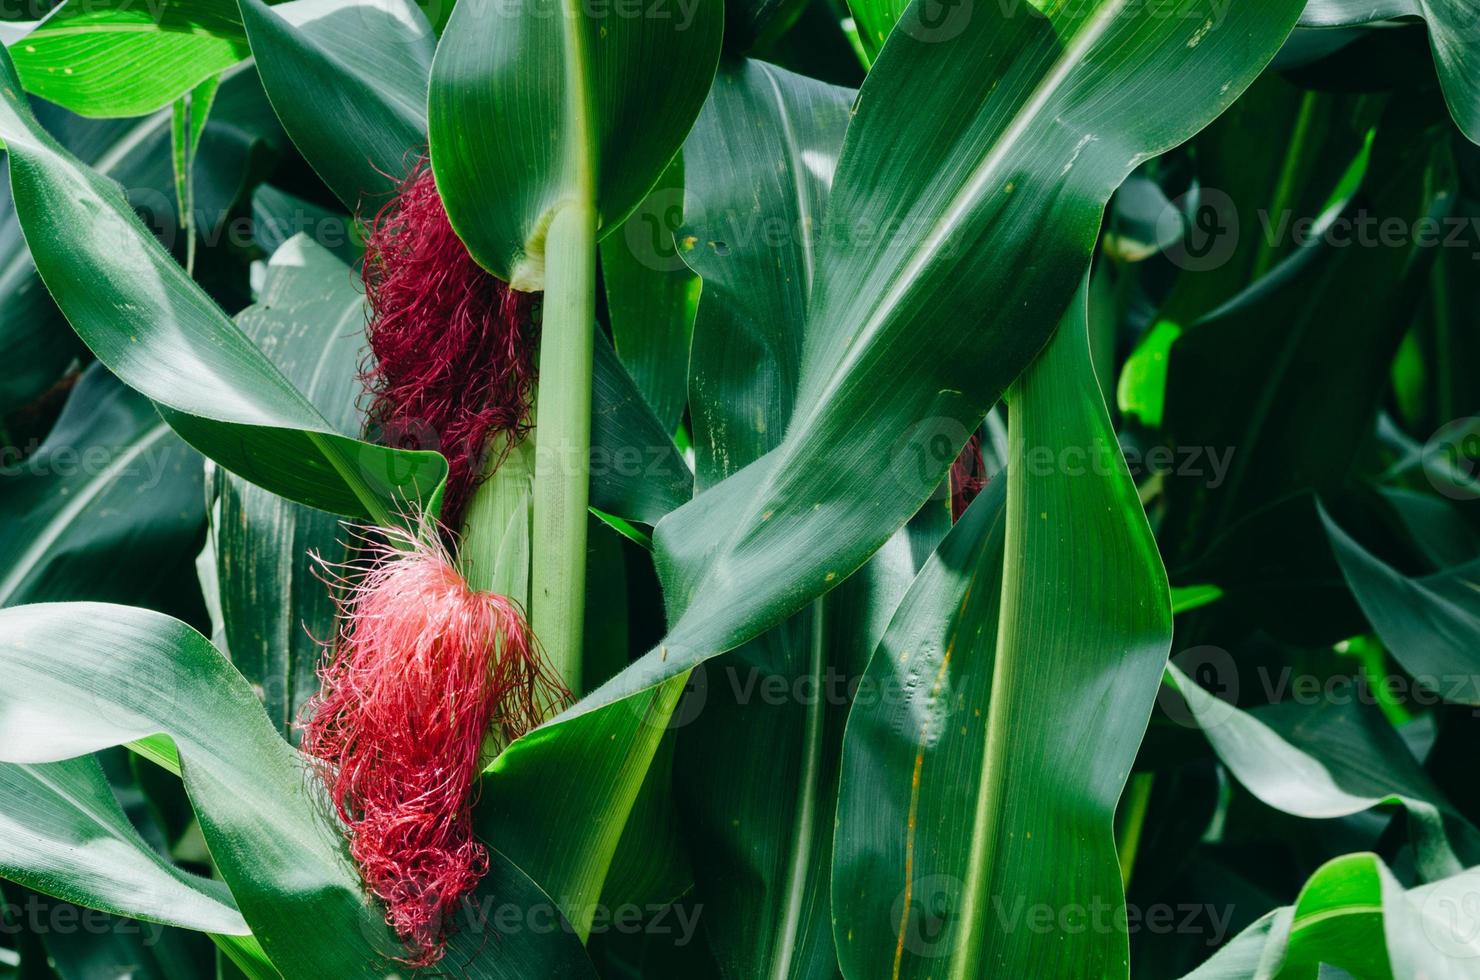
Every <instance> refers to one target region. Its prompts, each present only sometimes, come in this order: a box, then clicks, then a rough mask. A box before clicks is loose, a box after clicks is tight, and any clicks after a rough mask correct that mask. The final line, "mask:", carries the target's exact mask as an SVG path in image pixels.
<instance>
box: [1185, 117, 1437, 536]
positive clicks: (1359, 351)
mask: <svg viewBox="0 0 1480 980" xmlns="http://www.w3.org/2000/svg"><path fill="white" fill-rule="evenodd" d="M1391 122H1392V123H1393V125H1392V126H1391V127H1386V128H1384V129H1383V130H1382V131H1381V132H1380V135H1379V138H1378V141H1377V143H1376V144H1375V146H1374V150H1373V157H1374V159H1373V161H1372V163H1371V165H1370V168H1369V170H1368V172H1367V180H1366V183H1365V185H1364V187H1363V189H1362V191H1361V193H1359V194H1358V195H1357V197H1356V198H1355V200H1353V201H1352V202H1351V204H1350V205H1348V206H1347V207H1346V208H1344V209H1342V210H1341V211H1340V212H1337V213H1336V214H1335V215H1333V216H1331V218H1334V219H1335V220H1339V221H1342V222H1346V224H1344V225H1342V226H1341V227H1342V228H1345V229H1348V230H1349V233H1350V234H1351V235H1356V234H1358V230H1357V229H1358V226H1357V225H1355V224H1353V222H1355V221H1357V220H1361V221H1364V222H1370V223H1372V226H1373V227H1376V223H1377V222H1382V221H1402V222H1404V223H1405V226H1407V227H1416V226H1417V223H1418V222H1420V221H1421V220H1423V219H1429V220H1430V221H1433V222H1434V223H1435V224H1436V225H1437V223H1438V220H1437V219H1438V218H1440V217H1442V216H1443V215H1444V214H1446V213H1447V211H1448V208H1449V207H1450V206H1452V204H1453V192H1452V187H1453V176H1452V173H1451V172H1450V171H1449V169H1448V168H1449V167H1450V166H1451V164H1450V163H1449V158H1448V155H1447V148H1446V147H1445V146H1444V143H1443V141H1444V139H1445V138H1446V137H1444V136H1443V135H1442V134H1439V133H1436V132H1433V131H1422V130H1420V131H1418V132H1413V130H1414V129H1416V128H1417V127H1416V126H1415V127H1409V126H1400V125H1399V122H1400V121H1399V120H1398V119H1392V120H1391ZM1331 218H1328V220H1331ZM1289 220H1290V222H1294V221H1295V220H1298V219H1297V218H1295V217H1294V216H1289ZM1255 233H1256V234H1263V233H1264V232H1263V231H1262V230H1261V231H1258V232H1255ZM1344 233H1347V232H1341V231H1338V232H1337V233H1336V236H1335V237H1328V236H1323V237H1321V238H1319V239H1317V240H1316V241H1313V242H1311V243H1310V244H1309V246H1308V247H1306V248H1304V249H1300V250H1298V251H1296V252H1295V253H1294V254H1293V255H1292V256H1291V257H1290V258H1288V259H1286V260H1284V261H1283V262H1281V263H1279V264H1278V265H1277V266H1276V267H1275V269H1274V271H1273V272H1271V274H1269V275H1268V276H1265V277H1263V278H1261V279H1258V280H1256V281H1255V282H1254V283H1253V285H1251V286H1249V288H1248V289H1247V290H1245V291H1244V292H1242V293H1241V294H1240V295H1238V296H1236V297H1234V298H1233V299H1232V300H1231V301H1229V302H1228V303H1226V304H1224V305H1222V306H1221V307H1219V308H1218V309H1217V310H1213V311H1210V312H1208V313H1207V315H1205V316H1204V317H1203V318H1202V319H1200V320H1199V321H1198V322H1196V323H1195V324H1193V325H1191V326H1190V328H1188V329H1186V330H1185V331H1184V332H1183V333H1182V335H1181V336H1179V337H1177V338H1176V339H1175V340H1174V341H1173V342H1172V344H1171V348H1170V364H1169V367H1168V373H1167V390H1166V428H1167V431H1168V432H1169V433H1171V434H1172V436H1173V437H1174V438H1175V439H1176V442H1177V444H1180V445H1196V446H1204V447H1211V448H1213V449H1216V450H1219V451H1222V450H1224V449H1226V448H1227V447H1233V449H1234V455H1233V459H1232V464H1231V466H1230V467H1229V468H1228V470H1227V472H1226V474H1225V476H1226V479H1225V480H1223V481H1216V480H1215V479H1214V478H1212V477H1211V475H1210V474H1208V473H1205V472H1197V473H1195V474H1192V475H1191V476H1190V478H1184V479H1177V480H1172V481H1170V484H1171V485H1170V486H1169V488H1168V493H1169V496H1171V497H1172V503H1171V506H1172V508H1173V510H1174V513H1172V514H1171V515H1169V517H1168V522H1169V528H1168V532H1169V534H1170V535H1171V536H1172V538H1171V539H1172V540H1175V541H1176V542H1177V548H1178V550H1179V552H1181V553H1183V554H1185V553H1186V552H1187V551H1188V550H1189V549H1190V548H1198V547H1206V546H1207V543H1208V542H1209V541H1210V540H1211V539H1212V538H1213V537H1216V535H1217V534H1219V533H1221V532H1222V531H1225V530H1227V528H1228V527H1229V526H1230V525H1231V523H1232V522H1233V521H1235V520H1236V519H1237V518H1238V517H1240V516H1243V515H1245V514H1247V513H1249V512H1250V511H1253V510H1255V509H1257V508H1258V507H1260V506H1263V505H1267V504H1269V503H1272V502H1274V501H1277V500H1279V499H1281V498H1283V497H1286V496H1288V495H1289V494H1291V493H1293V492H1296V491H1298V490H1303V489H1310V488H1315V489H1318V490H1320V489H1325V488H1328V487H1335V486H1338V485H1339V484H1340V481H1341V480H1342V478H1343V476H1344V474H1345V473H1346V472H1347V471H1348V470H1349V468H1350V467H1351V465H1352V460H1353V457H1354V456H1355V455H1356V449H1357V447H1358V446H1359V445H1360V443H1361V442H1362V440H1365V439H1366V438H1368V434H1369V433H1370V431H1371V426H1372V420H1373V418H1374V417H1375V415H1376V412H1377V403H1378V400H1379V392H1380V389H1381V382H1382V379H1383V378H1384V377H1385V376H1386V374H1387V370H1388V365H1389V364H1390V363H1391V359H1392V355H1393V352H1394V350H1395V349H1396V347H1397V344H1398V340H1399V338H1400V337H1401V331H1402V329H1403V328H1404V327H1405V326H1406V324H1407V317H1408V316H1409V313H1410V311H1411V309H1412V305H1413V301H1414V297H1415V295H1416V294H1417V290H1418V289H1419V287H1420V286H1421V285H1422V283H1423V280H1424V273H1425V271H1426V269H1427V263H1428V261H1429V260H1430V259H1431V257H1432V253H1433V249H1428V248H1424V247H1423V246H1421V245H1420V244H1419V243H1418V242H1417V241H1416V240H1415V239H1414V237H1412V236H1409V237H1408V239H1407V240H1405V241H1403V242H1399V243H1397V244H1396V245H1393V246H1392V247H1373V245H1372V244H1371V243H1369V244H1367V245H1362V244H1360V243H1358V242H1357V241H1356V240H1355V239H1352V242H1351V244H1353V245H1355V246H1356V247H1346V242H1347V240H1346V239H1345V238H1342V237H1340V236H1341V235H1342V234H1344ZM1271 234H1273V232H1271ZM1357 284H1362V286H1363V288H1361V289H1360V290H1358V289H1357V288H1356V286H1357ZM1215 406H1216V407H1215ZM1290 418H1299V419H1302V420H1303V421H1302V423H1301V424H1300V425H1298V426H1292V425H1286V424H1283V421H1282V420H1285V419H1290ZM1215 482H1216V485H1214V484H1215ZM1193 511H1196V512H1198V513H1199V514H1200V515H1201V521H1202V524H1201V526H1197V525H1193V526H1190V527H1189V526H1187V525H1186V524H1185V523H1184V522H1186V521H1188V520H1189V517H1188V513H1189V512H1193Z"/></svg>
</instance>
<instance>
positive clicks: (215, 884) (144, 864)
mask: <svg viewBox="0 0 1480 980" xmlns="http://www.w3.org/2000/svg"><path fill="white" fill-rule="evenodd" d="M0 787H3V788H4V792H5V812H4V814H3V815H0V875H4V877H6V878H9V879H11V880H12V881H17V882H20V883H21V884H23V885H26V886H28V887H30V888H34V889H36V890H37V891H40V892H44V893H46V894H48V895H53V896H55V897H57V898H62V899H65V900H67V901H70V902H75V903H77V904H79V905H84V906H87V907H89V908H95V909H102V910H103V911H107V912H113V913H116V914H118V915H126V916H129V917H131V918H136V919H143V920H144V921H147V922H158V923H161V924H164V925H172V926H179V927H181V928H184V929H197V930H201V931H204V932H218V933H226V934H230V935H233V936H246V935H249V930H248V929H247V924H246V922H244V921H243V920H242V917H241V913H240V912H238V911H237V908H236V902H235V901H234V900H233V899H232V897H231V892H230V891H228V890H227V888H226V885H225V884H223V883H222V882H219V881H212V880H210V879H209V878H201V877H199V876H197V875H193V874H190V873H188V872H185V871H182V870H180V869H179V868H177V867H175V866H174V865H173V864H170V863H169V861H167V860H166V859H164V858H163V857H161V856H160V855H159V854H158V853H157V852H156V851H155V850H153V849H152V848H151V847H150V846H149V845H148V844H147V843H145V842H144V839H143V838H142V837H140V836H139V833H138V831H136V830H135V829H134V827H133V825H132V824H131V823H129V821H128V817H127V816H126V815H125V814H124V812H123V810H122V808H121V807H119V805H118V800H117V799H116V798H115V797H114V795H113V790H112V789H111V788H110V787H109V786H108V781H107V779H106V778H104V776H103V770H102V768H101V767H100V766H99V765H98V763H97V760H95V759H93V758H92V757H90V756H83V757H81V758H76V759H68V760H65V761H61V762H47V763H39V764H33V765H9V764H0Z"/></svg>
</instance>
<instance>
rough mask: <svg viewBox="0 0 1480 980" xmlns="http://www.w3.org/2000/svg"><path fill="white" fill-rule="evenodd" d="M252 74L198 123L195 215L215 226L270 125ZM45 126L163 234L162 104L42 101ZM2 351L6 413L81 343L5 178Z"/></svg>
mask: <svg viewBox="0 0 1480 980" xmlns="http://www.w3.org/2000/svg"><path fill="white" fill-rule="evenodd" d="M262 102H265V99H264V97H263V96H262V91H261V87H260V86H258V85H257V83H256V78H255V75H254V74H253V73H252V72H250V71H242V72H238V73H237V74H235V75H233V76H232V77H230V78H228V79H227V80H226V81H225V82H224V83H223V85H222V88H221V90H220V103H219V105H218V107H217V110H216V113H215V116H214V118H212V119H211V120H210V122H209V123H208V125H207V127H206V128H205V130H204V131H203V132H202V133H201V141H200V148H199V150H200V152H199V154H198V155H197V160H196V167H195V172H194V183H195V204H196V208H195V224H196V227H197V228H199V229H201V230H202V231H203V232H207V231H209V232H214V231H215V230H216V229H218V228H219V226H220V224H221V222H222V220H223V219H224V218H225V216H226V212H227V209H228V208H230V206H231V204H232V203H233V202H234V201H235V199H236V197H237V196H238V194H239V193H240V191H241V186H242V183H243V180H244V179H245V177H246V174H247V170H248V167H249V166H250V164H251V161H252V158H253V156H254V155H256V154H257V153H259V152H262V150H263V149H264V148H265V147H270V146H271V145H272V144H273V143H274V142H275V141H276V136H277V134H276V133H275V132H273V130H275V128H276V122H275V121H274V120H272V119H271V111H270V110H269V111H268V113H267V116H268V118H266V119H264V118H263V117H262V114H261V112H260V111H258V110H259V103H262ZM37 111H38V113H39V116H38V118H39V119H40V120H41V123H42V125H43V126H45V127H46V129H47V130H48V131H49V132H51V133H52V134H53V135H54V136H56V137H57V139H58V140H59V141H60V142H61V144H62V145H63V146H65V147H66V148H67V149H68V150H70V151H71V152H72V153H73V154H75V155H76V156H77V157H78V158H79V159H80V160H82V161H83V162H85V163H87V164H89V165H90V166H93V167H96V168H97V169H98V171H99V172H101V173H104V174H106V175H108V176H109V177H112V178H113V179H114V180H117V181H118V182H119V183H121V184H122V185H123V186H125V187H127V188H129V192H128V193H129V199H130V203H131V204H133V205H134V206H135V208H136V209H139V210H141V211H143V212H144V213H145V215H146V221H147V222H148V223H149V225H150V227H151V228H153V229H154V231H155V232H156V233H158V234H161V235H163V236H165V237H166V240H170V239H171V238H172V237H173V236H174V234H175V230H176V227H177V225H178V220H179V219H178V214H177V211H176V205H175V202H174V197H173V194H172V193H171V192H170V179H171V175H170V168H169V166H168V156H167V154H168V149H167V147H168V140H169V114H168V113H166V112H161V113H156V114H154V115H152V116H147V117H145V118H142V119H119V120H100V119H84V118H82V117H80V116H76V115H74V114H72V113H70V112H67V111H66V110H64V109H60V108H58V107H56V106H48V105H45V104H40V105H38V107H37ZM0 200H3V201H4V205H3V210H4V217H3V219H0V360H3V361H4V362H5V363H6V364H8V365H10V368H11V369H10V371H9V372H8V373H7V375H6V383H5V385H4V386H3V388H0V413H8V412H10V411H11V410H13V409H15V408H18V407H20V406H22V405H24V404H26V403H27V402H30V401H31V400H33V399H34V398H36V397H37V396H39V395H41V394H42V393H43V392H45V391H46V390H47V389H48V388H49V387H51V386H52V385H53V384H54V383H55V382H56V381H57V380H58V379H59V378H60V377H61V376H62V373H63V371H64V370H65V369H66V367H67V365H68V364H69V363H70V362H71V361H72V360H73V359H75V358H76V357H77V356H78V354H79V353H81V352H82V350H83V348H82V345H81V343H80V342H79V341H78V339H77V335H76V334H75V333H73V332H72V330H71V329H70V328H69V327H68V326H67V324H66V321H65V319H64V318H63V317H62V315H61V313H60V312H59V311H58V310H57V308H56V304H55V303H54V302H53V301H52V298H51V296H50V294H48V293H47V291H46V287H45V286H43V285H42V283H41V279H40V277H39V276H38V275H37V273H36V267H35V265H34V264H33V263H32V261H31V256H30V253H29V252H28V251H27V249H26V244H25V239H24V238H23V236H22V235H21V228H20V223H19V221H18V220H17V219H16V216H15V213H14V209H13V208H12V207H11V198H10V188H9V187H8V186H6V187H3V188H0Z"/></svg>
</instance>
